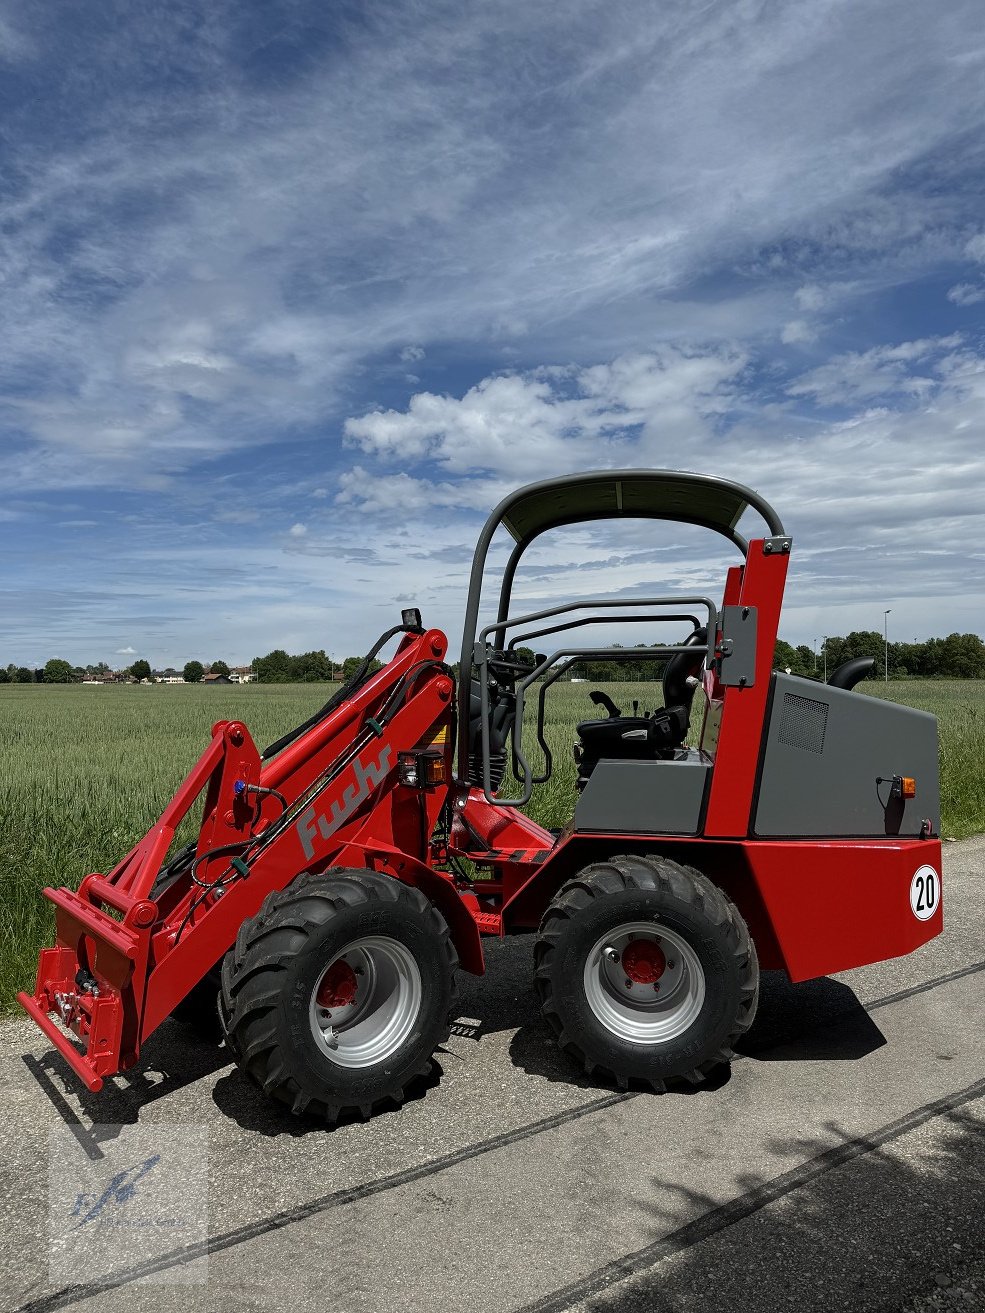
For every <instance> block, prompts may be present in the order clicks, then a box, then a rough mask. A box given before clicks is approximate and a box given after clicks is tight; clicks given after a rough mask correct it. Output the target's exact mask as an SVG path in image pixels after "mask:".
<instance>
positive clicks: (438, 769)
mask: <svg viewBox="0 0 985 1313" xmlns="http://www.w3.org/2000/svg"><path fill="white" fill-rule="evenodd" d="M397 778H398V779H399V780H400V783H401V784H403V785H405V786H406V787H407V788H408V789H433V788H434V787H435V785H437V784H445V783H447V780H448V773H447V771H446V770H445V757H444V753H443V752H441V750H440V749H438V748H418V749H417V750H416V751H415V752H401V753H400V754H399V756H398V757H397Z"/></svg>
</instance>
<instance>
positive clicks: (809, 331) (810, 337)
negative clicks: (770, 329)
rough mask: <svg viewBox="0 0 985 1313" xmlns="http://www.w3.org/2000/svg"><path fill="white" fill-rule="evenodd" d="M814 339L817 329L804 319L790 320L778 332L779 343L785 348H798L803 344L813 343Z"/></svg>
mask: <svg viewBox="0 0 985 1313" xmlns="http://www.w3.org/2000/svg"><path fill="white" fill-rule="evenodd" d="M816 338H817V329H816V328H814V327H813V326H812V325H811V324H809V323H808V322H807V320H806V319H791V320H790V322H789V323H786V324H784V325H783V328H782V329H781V330H780V341H781V342H783V343H784V345H785V346H799V345H801V344H802V343H805V342H813V341H814V340H815V339H816Z"/></svg>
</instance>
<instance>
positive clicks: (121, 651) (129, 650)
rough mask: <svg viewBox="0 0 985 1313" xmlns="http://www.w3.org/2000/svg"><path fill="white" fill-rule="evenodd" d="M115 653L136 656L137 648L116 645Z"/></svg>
mask: <svg viewBox="0 0 985 1313" xmlns="http://www.w3.org/2000/svg"><path fill="white" fill-rule="evenodd" d="M116 655H117V656H136V655H137V649H136V648H135V647H118V648H117V649H116Z"/></svg>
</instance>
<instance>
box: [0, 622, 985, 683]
mask: <svg viewBox="0 0 985 1313" xmlns="http://www.w3.org/2000/svg"><path fill="white" fill-rule="evenodd" d="M615 646H616V647H618V646H619V644H618V643H617V644H615ZM644 646H645V644H642V643H641V644H639V645H638V647H637V648H631V647H630V648H627V649H626V659H625V660H618V661H579V662H578V663H577V665H575V666H573V667H572V669H571V674H572V675H573V676H575V677H579V678H582V679H591V680H616V681H622V682H627V681H628V682H633V681H643V680H653V679H658V678H659V677H660V672H661V669H662V664H663V663H662V662H660V661H655V660H653V658H652V657H651V658H647V657H645V656H643V655H642V654H641V653H639V648H642V647H644ZM523 651H524V653H525V654H526V649H523ZM528 655H529V656H530V657H531V658H532V656H533V653H532V652H531V653H529V654H528ZM859 656H871V657H874V658H875V662H876V670H875V674H876V675H877V676H878V677H879V678H880V679H881V678H884V677H885V674H886V664H885V662H886V648H885V643H884V641H883V636H882V634H880V633H877V632H876V631H875V630H873V629H869V630H853V632H852V633H850V634H848V635H847V636H846V637H844V638H842V637H841V636H839V635H835V636H830V637H828V638H826V639H825V640H824V642H823V643H822V644H821V646H820V647H819V648H818V649H817V650H816V651H815V650H814V648H812V647H808V646H807V644H806V643H801V644H799V645H798V646H796V647H794V646H792V645H791V644H790V643H787V642H785V641H784V640H783V639H782V638H781V639H780V640H779V641H778V642H777V644H776V649H775V652H774V661H773V664H774V666H776V667H779V668H783V669H788V670H790V671H791V673H792V674H795V675H817V676H818V677H819V678H822V677H823V676H824V673H825V670H827V672H828V674H830V673H831V671H832V670H834V669H835V667H836V666H840V665H841V663H842V662H843V661H847V660H849V659H850V658H851V657H859ZM361 662H362V657H357V656H350V657H346V658H345V660H344V661H342V662H336V661H334V660H333V659H332V658H331V657H329V656H327V655H326V653H325V652H324V651H323V650H319V651H317V652H302V653H300V654H299V655H298V656H290V655H289V654H288V653H287V652H285V651H284V649H283V648H275V649H274V650H273V651H272V652H268V653H267V655H266V656H262V657H254V658H253V662H252V666H253V670H254V673H255V675H256V678H257V680H259V681H260V682H261V683H264V684H306V683H317V682H324V681H328V680H332V679H336V680H337V679H348V678H349V677H350V675H351V674H352V673H353V671H354V670H356V668H357V667H358V666H359V665H360V663H361ZM379 668H380V663H379V661H374V662H373V663H372V669H373V670H379ZM108 672H109V666H107V665H106V664H105V662H100V663H99V664H98V665H95V666H72V665H70V664H69V663H68V662H67V661H63V660H61V659H60V658H58V657H55V658H53V659H52V660H51V661H49V662H48V663H47V664H46V665H45V666H44V668H43V669H40V670H32V669H29V668H28V667H27V666H14V665H9V666H6V667H4V666H0V684H6V683H15V684H35V683H36V684H42V683H43V684H70V683H74V682H78V681H80V680H82V679H85V678H86V677H87V676H91V675H96V676H99V675H101V674H106V673H108ZM123 673H125V674H128V675H129V676H130V677H131V678H133V679H138V680H139V679H149V678H150V676H151V667H150V663H149V662H147V661H145V660H143V659H141V660H138V661H135V662H134V663H133V665H132V666H130V667H129V668H128V670H127V671H125V672H123ZM210 673H211V674H216V675H228V674H229V666H228V665H227V664H226V662H225V661H212V662H211V663H210V664H208V665H203V664H202V662H201V661H188V662H186V663H185V666H184V669H183V670H182V674H183V676H184V679H185V682H186V683H188V684H197V683H198V682H199V681H200V680H201V679H202V678H203V677H204V676H205V675H206V674H210ZM889 678H890V679H985V643H983V642H982V640H981V639H980V638H979V637H978V635H977V634H948V636H947V637H946V638H928V639H927V640H926V641H925V642H922V643H890V644H889Z"/></svg>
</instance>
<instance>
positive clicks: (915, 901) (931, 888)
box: [910, 866, 941, 921]
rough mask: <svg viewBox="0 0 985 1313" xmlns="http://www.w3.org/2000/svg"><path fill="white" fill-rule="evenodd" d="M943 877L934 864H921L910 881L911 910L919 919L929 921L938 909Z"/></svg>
mask: <svg viewBox="0 0 985 1313" xmlns="http://www.w3.org/2000/svg"><path fill="white" fill-rule="evenodd" d="M940 896H941V878H940V876H939V875H938V874H937V872H936V871H935V870H934V868H933V867H932V866H921V867H920V868H919V870H917V871H916V872H915V873H914V876H913V879H912V880H911V881H910V910H911V911H912V912H913V915H914V916H915V917H916V918H917V920H918V921H929V920H930V918H931V917H932V916H933V915H934V913H935V912H936V911H937V904H938V902H939V901H940Z"/></svg>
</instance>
